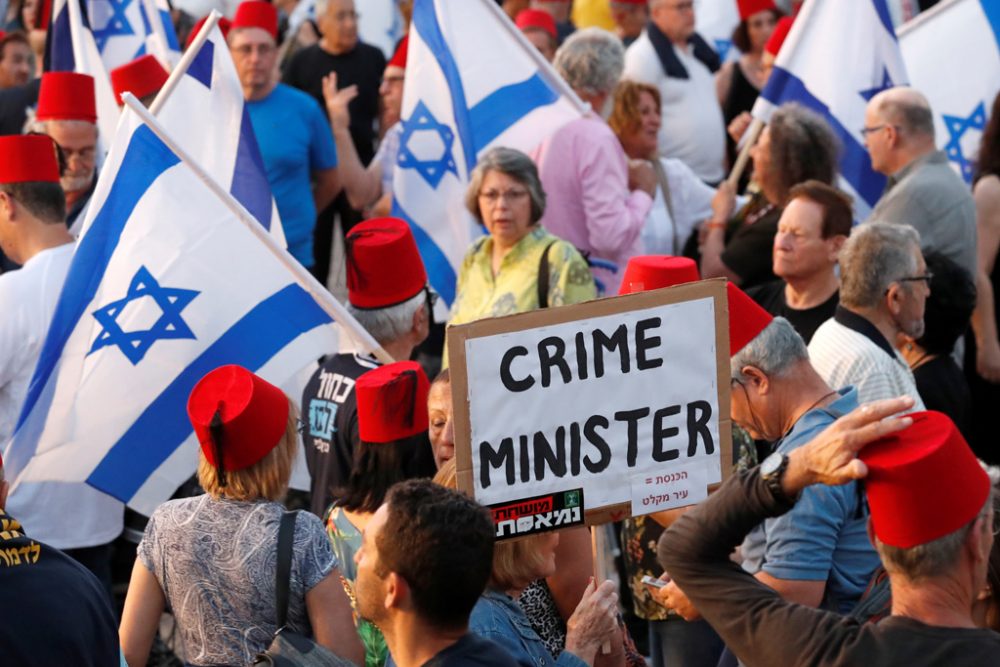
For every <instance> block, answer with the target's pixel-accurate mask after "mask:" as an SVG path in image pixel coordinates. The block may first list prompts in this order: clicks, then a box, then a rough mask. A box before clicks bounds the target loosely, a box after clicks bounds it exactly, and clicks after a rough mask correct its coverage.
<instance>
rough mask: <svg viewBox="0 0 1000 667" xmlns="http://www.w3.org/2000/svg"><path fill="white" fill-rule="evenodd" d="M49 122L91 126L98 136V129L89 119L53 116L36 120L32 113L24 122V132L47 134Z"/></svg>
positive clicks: (71, 125) (73, 125)
mask: <svg viewBox="0 0 1000 667" xmlns="http://www.w3.org/2000/svg"><path fill="white" fill-rule="evenodd" d="M49 123H62V124H64V125H69V126H70V127H88V128H92V129H93V130H94V132H95V134H96V135H97V136H100V129H99V128H98V126H97V124H96V123H91V122H90V121H89V120H76V119H74V120H66V119H61V118H53V119H51V120H38V119H37V118H35V117H34V115H32V116H31V117H29V118H28V120H27V122H25V124H24V133H25V134H27V133H28V132H38V133H40V134H45V135H47V134H48V133H49Z"/></svg>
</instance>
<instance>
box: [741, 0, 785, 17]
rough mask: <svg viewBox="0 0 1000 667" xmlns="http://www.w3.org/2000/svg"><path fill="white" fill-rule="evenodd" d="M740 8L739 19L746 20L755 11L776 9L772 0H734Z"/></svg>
mask: <svg viewBox="0 0 1000 667" xmlns="http://www.w3.org/2000/svg"><path fill="white" fill-rule="evenodd" d="M736 4H737V5H738V6H739V8H740V20H742V21H746V20H747V19H748V18H750V17H751V16H753V15H754V14H756V13H757V12H764V11H767V10H768V9H771V10H773V9H777V8H776V7H775V6H774V0H736Z"/></svg>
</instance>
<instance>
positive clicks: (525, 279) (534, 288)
mask: <svg viewBox="0 0 1000 667" xmlns="http://www.w3.org/2000/svg"><path fill="white" fill-rule="evenodd" d="M465 205H466V207H467V208H468V209H469V212H470V213H472V215H473V216H474V217H475V218H476V219H477V220H478V221H479V222H480V224H482V225H483V226H484V227H485V228H486V232H487V236H485V237H483V238H481V239H479V240H477V241H476V242H475V243H473V244H472V247H471V248H469V251H468V253H466V255H465V259H464V260H463V262H462V268H461V269H460V271H459V274H458V285H457V289H456V296H455V303H454V304H453V305H452V310H451V319H450V320H449V322H448V323H449V324H461V323H464V322H472V321H474V320H478V319H482V318H484V317H499V316H501V315H511V314H513V313H523V312H525V311H529V310H535V309H537V308H548V307H552V306H563V305H567V304H572V303H580V302H582V301H587V300H589V299H593V298H595V297H596V296H597V291H596V288H595V287H594V279H593V277H592V276H591V273H590V268H589V267H588V266H587V262H586V261H585V260H584V259H583V257H582V256H581V255H580V253H579V252H578V251H577V249H576V248H574V247H573V246H572V244H570V243H568V242H566V241H563V240H562V239H559V238H558V237H556V236H553V235H552V234H550V233H549V232H547V231H545V229H543V228H542V227H541V225H539V224H538V221H539V220H540V219H541V217H542V214H543V213H544V212H545V192H544V191H543V190H542V184H541V181H540V180H539V178H538V170H537V168H536V167H535V163H534V162H532V161H531V158H529V157H528V156H527V155H525V154H524V153H522V152H520V151H516V150H513V149H511V148H494V149H492V150H490V151H487V152H486V154H484V155H483V157H482V158H481V159H480V160H479V164H477V165H476V168H475V169H474V170H473V172H472V179H471V181H470V183H469V188H468V190H467V191H466V195H465Z"/></svg>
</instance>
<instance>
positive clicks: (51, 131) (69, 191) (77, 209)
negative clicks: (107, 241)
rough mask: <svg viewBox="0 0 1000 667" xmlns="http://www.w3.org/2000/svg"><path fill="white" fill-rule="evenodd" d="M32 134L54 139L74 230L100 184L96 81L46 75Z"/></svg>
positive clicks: (73, 75)
mask: <svg viewBox="0 0 1000 667" xmlns="http://www.w3.org/2000/svg"><path fill="white" fill-rule="evenodd" d="M28 129H29V130H31V131H32V132H41V133H42V134H47V135H49V136H50V137H52V139H53V140H55V142H56V143H57V144H58V145H59V148H60V150H61V151H62V156H63V159H64V160H65V168H64V169H63V171H62V176H61V178H60V180H59V182H60V184H61V185H62V188H63V192H64V193H65V195H66V208H67V212H66V224H67V225H69V226H70V227H72V226H73V224H74V223H75V222H77V219H78V218H79V217H80V214H81V213H82V212H83V210H84V208H85V207H86V205H87V202H89V201H90V195H91V194H93V192H94V185H96V184H97V104H96V102H95V97H94V79H93V77H91V76H89V75H87V74H77V73H76V72H46V73H45V74H43V75H42V85H41V89H40V90H39V92H38V107H37V109H36V110H35V119H34V120H33V121H31V122H30V123H29V124H28Z"/></svg>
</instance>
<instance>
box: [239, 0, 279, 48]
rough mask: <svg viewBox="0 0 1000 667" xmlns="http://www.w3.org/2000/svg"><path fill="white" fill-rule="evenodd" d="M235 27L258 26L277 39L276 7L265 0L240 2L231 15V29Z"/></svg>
mask: <svg viewBox="0 0 1000 667" xmlns="http://www.w3.org/2000/svg"><path fill="white" fill-rule="evenodd" d="M237 28H260V29H261V30H265V31H267V32H268V33H269V34H270V35H271V37H273V38H275V39H278V8H277V7H275V6H274V5H272V4H271V3H270V2H265V0H246V2H241V3H240V6H239V7H237V8H236V16H234V17H233V30H236V29H237Z"/></svg>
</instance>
